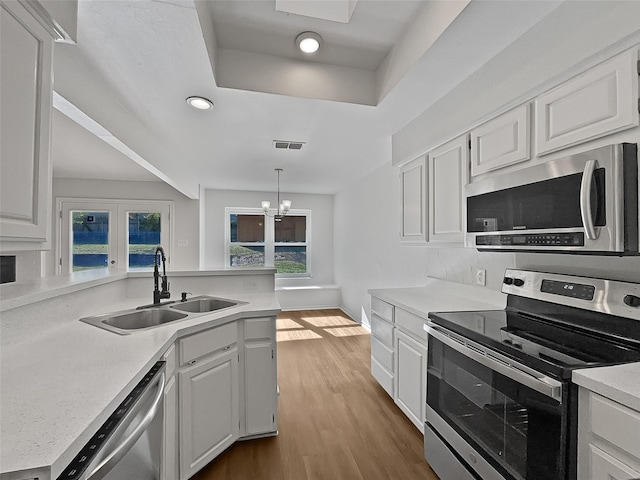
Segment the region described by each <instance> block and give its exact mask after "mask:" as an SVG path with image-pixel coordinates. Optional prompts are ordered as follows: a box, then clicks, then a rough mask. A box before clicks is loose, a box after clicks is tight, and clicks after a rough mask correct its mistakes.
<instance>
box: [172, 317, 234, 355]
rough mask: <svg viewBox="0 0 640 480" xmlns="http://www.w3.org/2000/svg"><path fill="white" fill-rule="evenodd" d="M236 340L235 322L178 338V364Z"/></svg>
mask: <svg viewBox="0 0 640 480" xmlns="http://www.w3.org/2000/svg"><path fill="white" fill-rule="evenodd" d="M237 341H238V327H237V325H236V322H231V323H227V324H226V325H221V326H219V327H216V328H212V329H210V330H205V331H204V332H200V333H196V334H195V335H191V336H189V337H186V338H183V339H181V340H180V366H182V365H184V364H185V363H188V362H191V361H192V360H195V359H196V358H200V357H203V356H205V355H208V354H210V353H213V352H215V351H217V350H220V349H221V348H224V347H226V346H227V345H231V344H233V343H236V342H237Z"/></svg>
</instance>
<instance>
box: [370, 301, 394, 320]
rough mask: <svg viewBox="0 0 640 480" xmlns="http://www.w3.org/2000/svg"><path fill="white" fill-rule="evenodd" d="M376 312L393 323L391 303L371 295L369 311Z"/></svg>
mask: <svg viewBox="0 0 640 480" xmlns="http://www.w3.org/2000/svg"><path fill="white" fill-rule="evenodd" d="M374 312H375V313H376V314H377V315H378V316H379V317H380V318H384V319H385V320H386V321H388V322H391V323H393V305H391V304H390V303H387V302H384V301H382V300H380V299H379V298H376V297H371V313H372V314H373V313H374Z"/></svg>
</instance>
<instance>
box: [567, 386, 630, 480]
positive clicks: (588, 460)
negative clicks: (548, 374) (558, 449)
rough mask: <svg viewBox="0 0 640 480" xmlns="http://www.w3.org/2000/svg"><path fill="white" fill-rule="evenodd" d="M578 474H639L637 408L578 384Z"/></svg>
mask: <svg viewBox="0 0 640 480" xmlns="http://www.w3.org/2000/svg"><path fill="white" fill-rule="evenodd" d="M578 478H580V479H581V480H630V479H637V478H640V412H639V411H637V410H634V409H631V408H629V407H627V406H625V405H622V404H620V403H617V402H615V401H613V400H610V399H608V398H606V397H603V396H602V395H599V394H597V393H594V392H591V391H589V390H587V389H585V388H582V387H580V391H579V399H578Z"/></svg>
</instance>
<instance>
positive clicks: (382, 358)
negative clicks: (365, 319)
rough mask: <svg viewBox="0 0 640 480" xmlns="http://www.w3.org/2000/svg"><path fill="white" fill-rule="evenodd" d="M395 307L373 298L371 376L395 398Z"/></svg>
mask: <svg viewBox="0 0 640 480" xmlns="http://www.w3.org/2000/svg"><path fill="white" fill-rule="evenodd" d="M393 317H394V306H393V305H391V304H389V303H387V302H384V301H382V300H380V299H379V298H376V297H371V319H370V321H371V375H372V376H373V377H374V378H375V379H376V380H377V381H378V383H379V384H380V385H381V386H382V388H384V389H385V391H386V392H387V393H388V394H389V395H390V396H391V397H392V398H393Z"/></svg>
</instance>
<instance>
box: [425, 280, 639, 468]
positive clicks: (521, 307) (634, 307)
mask: <svg viewBox="0 0 640 480" xmlns="http://www.w3.org/2000/svg"><path fill="white" fill-rule="evenodd" d="M502 292H503V293H506V294H508V297H507V307H506V309H505V310H495V311H477V312H447V313H431V314H430V315H429V319H430V320H429V322H428V324H427V325H426V326H425V329H426V330H427V331H428V333H429V347H428V359H427V413H426V428H425V446H424V448H425V458H426V459H427V461H428V462H429V464H430V465H431V467H432V468H433V469H434V470H435V472H436V473H437V474H438V475H439V476H440V478H441V479H442V480H478V479H481V480H494V479H495V480H576V479H577V473H576V468H577V467H576V456H577V411H578V408H577V401H578V400H577V390H578V389H577V386H576V385H574V384H573V383H572V382H571V373H572V371H573V370H575V369H579V368H589V367H597V366H605V365H614V364H619V363H626V362H636V361H640V284H638V283H628V282H617V281H610V280H603V279H596V278H585V277H576V276H568V275H557V274H547V273H540V272H533V271H524V270H507V271H506V273H505V277H504V281H503V286H502Z"/></svg>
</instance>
